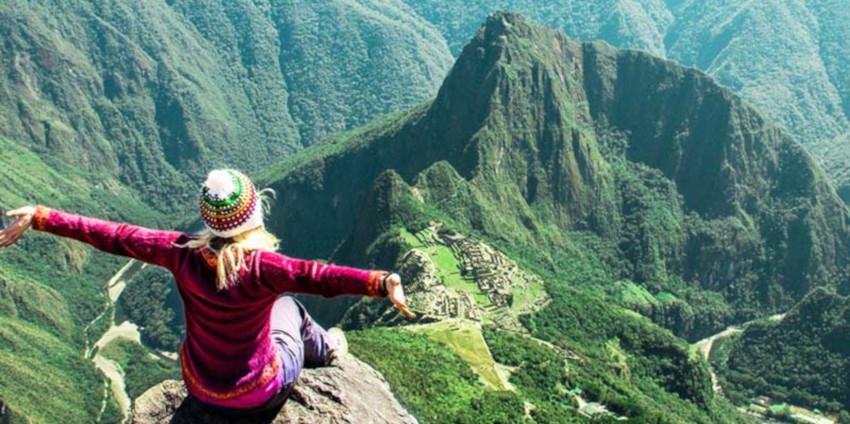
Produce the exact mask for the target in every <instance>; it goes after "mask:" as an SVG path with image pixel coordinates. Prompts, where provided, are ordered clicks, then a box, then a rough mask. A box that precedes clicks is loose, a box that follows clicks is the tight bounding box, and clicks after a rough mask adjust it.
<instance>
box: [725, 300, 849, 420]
mask: <svg viewBox="0 0 850 424" xmlns="http://www.w3.org/2000/svg"><path fill="white" fill-rule="evenodd" d="M848 340H850V299H848V298H846V297H842V296H839V295H837V294H835V293H831V292H829V291H827V290H824V289H816V290H814V291H813V292H812V293H810V294H809V295H808V296H806V297H805V298H804V299H803V300H802V301H801V302H800V303H799V304H798V305H797V306H795V307H794V309H792V310H791V311H790V312H788V314H787V315H786V316H785V317H784V318H783V319H782V321H780V322H773V321H764V322H756V323H753V324H750V325H749V326H747V328H746V330H745V331H744V333H743V334H742V335H741V336H740V338H739V339H737V341H735V342H734V344H733V345H732V347H731V349H730V351H729V352H728V360H726V361H725V362H721V364H720V369H721V371H722V375H723V383H724V384H723V388H724V389H725V390H726V392H727V393H728V395H729V397H730V399H732V400H733V401H735V402H736V403H745V402H747V401H748V400H749V399H751V398H753V397H755V396H760V395H765V396H770V397H771V398H773V399H775V400H776V401H778V402H783V401H785V402H788V403H791V404H796V405H804V406H809V407H813V408H820V409H822V410H825V411H832V412H836V413H838V412H839V411H841V410H850V382H848V379H847V375H848V374H850V343H848Z"/></svg>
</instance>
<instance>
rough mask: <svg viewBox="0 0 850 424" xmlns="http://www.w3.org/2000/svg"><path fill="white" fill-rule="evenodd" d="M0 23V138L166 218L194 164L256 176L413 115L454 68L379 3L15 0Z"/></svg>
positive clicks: (194, 172)
mask: <svg viewBox="0 0 850 424" xmlns="http://www.w3.org/2000/svg"><path fill="white" fill-rule="evenodd" d="M57 14H61V16H62V19H61V20H57V19H55V16H57ZM0 22H2V25H0V28H2V30H1V31H0V37H1V38H3V40H4V41H5V42H4V44H3V46H2V47H0V51H2V55H0V56H2V58H3V59H2V62H1V63H2V65H0V66H2V67H3V69H9V70H10V73H9V74H8V75H7V76H6V77H4V78H3V79H2V82H0V135H3V136H7V137H10V138H11V139H14V140H15V142H16V143H19V145H22V146H26V147H27V148H29V149H31V150H32V151H34V152H36V153H37V154H39V156H41V157H42V158H45V159H49V160H55V161H56V162H57V163H61V162H67V163H69V164H71V165H72V166H74V167H77V168H79V169H83V170H86V171H89V172H93V173H103V174H106V175H110V176H112V177H115V178H118V179H120V180H121V181H122V182H123V183H125V184H127V185H128V186H131V187H134V188H135V189H138V190H139V191H140V192H142V193H144V195H145V198H146V200H147V201H148V202H149V203H151V204H153V205H155V206H156V207H157V208H159V209H160V210H165V211H169V212H175V213H176V214H182V213H184V211H183V209H182V206H183V205H186V204H189V203H190V202H191V200H192V199H193V197H194V195H195V187H196V183H193V181H197V180H198V179H199V178H201V177H202V175H203V173H204V172H205V171H206V170H207V168H210V167H213V166H222V165H228V166H234V167H238V168H241V169H243V170H245V171H247V172H256V171H258V170H260V169H261V168H262V167H263V166H266V165H269V164H271V163H272V162H274V161H276V160H279V159H280V158H282V157H285V156H287V155H289V154H291V153H292V152H294V151H296V150H298V149H300V148H301V147H302V146H305V145H309V144H313V143H315V142H317V141H319V140H320V139H321V138H322V137H324V135H326V134H329V133H331V132H336V131H340V130H347V129H351V128H354V127H356V126H358V125H362V124H365V123H366V122H368V121H369V120H371V119H373V118H374V117H376V116H379V115H381V114H385V113H388V112H394V111H397V110H400V109H403V108H406V107H410V106H413V105H415V104H417V103H419V102H421V101H423V100H426V99H427V98H429V97H430V96H432V95H433V93H434V92H435V91H436V89H437V87H438V85H439V82H440V80H441V78H442V77H443V76H444V75H445V73H446V72H447V70H448V68H449V66H450V65H451V61H452V58H451V55H450V53H449V52H448V49H447V48H446V46H445V41H444V40H443V39H442V37H441V36H440V35H439V34H438V33H437V31H436V30H435V29H434V28H433V27H432V26H430V25H429V24H427V23H426V22H425V21H424V20H422V19H421V18H419V17H418V16H416V15H415V14H413V13H410V12H409V10H408V9H407V8H406V7H405V6H404V5H403V4H401V3H398V2H395V1H388V0H371V1H362V2H359V3H357V4H353V3H350V2H345V1H330V2H321V3H309V4H305V5H293V4H291V3H289V2H285V1H280V0H263V1H259V2H241V3H233V2H229V1H218V0H193V1H181V2H156V3H139V2H135V1H127V0H109V1H93V0H72V1H58V0H43V1H37V2H26V1H19V0H14V1H10V2H4V3H3V4H2V5H0Z"/></svg>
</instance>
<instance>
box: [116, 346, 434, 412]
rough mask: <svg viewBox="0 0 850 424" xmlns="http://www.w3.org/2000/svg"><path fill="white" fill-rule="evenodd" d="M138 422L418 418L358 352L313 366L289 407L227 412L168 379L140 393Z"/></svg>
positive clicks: (179, 383)
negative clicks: (329, 364)
mask: <svg viewBox="0 0 850 424" xmlns="http://www.w3.org/2000/svg"><path fill="white" fill-rule="evenodd" d="M131 422H132V423H133V424H153V423H171V424H190V423H208V424H241V423H245V424H247V423H252V424H255V423H269V424H294V423H299V424H300V423H409V424H414V423H417V422H418V421H417V420H416V418H414V417H413V416H412V415H410V414H409V413H408V412H407V411H406V410H405V409H404V408H403V407H402V406H401V405H400V404H399V403H398V401H397V400H396V399H395V397H394V396H393V394H392V392H390V388H389V386H388V385H387V382H386V381H385V380H384V378H383V376H382V375H381V374H380V373H378V372H377V371H375V370H374V369H372V368H371V367H370V366H368V365H366V364H364V363H363V362H360V361H359V360H357V359H355V358H353V357H352V356H350V355H349V356H346V357H344V358H342V359H341V360H340V361H339V363H338V365H337V366H333V367H327V368H317V369H307V370H304V371H303V372H302V373H301V379H300V381H299V382H298V384H297V385H296V386H295V389H294V391H293V393H292V395H291V396H290V398H289V400H287V401H286V403H285V404H284V405H283V408H274V409H272V410H270V411H268V412H264V413H257V414H252V415H239V416H236V415H227V414H223V413H221V412H220V411H214V410H212V409H210V408H209V407H207V406H206V405H204V404H202V403H201V402H199V401H197V400H195V399H194V398H193V397H189V396H188V393H187V391H186V387H185V386H184V385H183V383H182V382H179V381H175V380H168V381H165V382H163V383H161V384H159V385H157V386H155V387H153V388H151V389H150V390H148V391H147V392H145V393H144V394H143V395H142V396H141V397H139V398H138V399H136V404H135V406H134V408H133V417H132V419H131Z"/></svg>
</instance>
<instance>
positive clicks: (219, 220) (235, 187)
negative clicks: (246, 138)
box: [199, 169, 263, 238]
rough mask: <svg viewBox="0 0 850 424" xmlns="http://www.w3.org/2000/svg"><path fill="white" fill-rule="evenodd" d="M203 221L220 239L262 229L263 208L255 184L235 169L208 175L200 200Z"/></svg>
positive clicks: (222, 170)
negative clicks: (258, 228)
mask: <svg viewBox="0 0 850 424" xmlns="http://www.w3.org/2000/svg"><path fill="white" fill-rule="evenodd" d="M199 203H200V209H201V218H203V220H204V223H205V224H206V225H207V228H209V229H210V231H212V232H213V234H215V235H216V236H218V237H222V238H231V237H233V236H236V235H238V234H241V233H243V232H245V231H248V230H253V229H254V228H257V227H262V226H263V206H262V204H261V202H260V196H259V194H258V193H257V190H256V188H254V184H253V183H251V180H249V179H248V177H246V176H245V175H244V174H242V173H241V172H239V171H235V170H232V169H218V170H215V171H212V172H210V173H209V175H207V180H206V181H205V182H204V187H203V189H202V190H201V199H200V202H199Z"/></svg>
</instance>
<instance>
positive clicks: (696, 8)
mask: <svg viewBox="0 0 850 424" xmlns="http://www.w3.org/2000/svg"><path fill="white" fill-rule="evenodd" d="M404 2H405V3H407V4H408V5H409V6H410V7H411V8H413V10H414V11H415V12H416V13H417V14H418V15H419V16H422V17H423V18H425V19H426V20H428V21H429V22H431V23H432V24H433V25H434V26H436V27H437V28H438V29H439V30H440V32H441V33H442V34H443V36H444V37H445V38H446V40H447V41H448V44H449V47H450V48H451V51H452V53H454V54H455V55H460V54H461V53H462V50H463V47H464V46H465V45H466V44H467V43H468V41H469V40H470V39H471V38H473V37H474V36H475V34H476V31H478V29H479V27H480V23H481V22H482V21H484V20H485V19H486V18H487V16H488V15H489V14H491V13H493V12H496V11H498V10H512V11H516V12H520V13H522V14H524V15H526V16H529V17H530V18H531V19H533V20H534V21H536V22H538V23H540V24H542V25H546V26H550V27H554V28H558V29H562V30H563V31H564V32H565V33H566V34H567V35H569V36H570V37H575V38H577V39H580V40H584V41H590V40H604V41H606V42H608V43H610V44H612V45H614V46H617V47H621V48H636V49H639V50H644V51H647V52H650V53H652V54H654V55H657V56H660V57H666V58H668V59H671V60H675V61H677V62H680V63H683V64H685V65H688V66H694V67H697V68H699V69H701V70H703V71H705V72H706V73H708V74H710V75H712V77H713V78H716V79H717V80H718V82H720V83H721V84H723V85H725V86H727V87H730V88H731V89H732V90H734V91H735V92H736V93H737V94H739V95H741V96H742V97H743V98H744V99H746V100H747V101H748V102H749V103H751V104H753V105H755V106H756V107H758V108H759V110H761V111H762V112H763V113H765V114H766V115H767V116H768V117H770V119H771V120H773V121H775V122H777V123H779V124H780V125H782V126H783V127H784V128H785V129H786V130H787V131H788V132H789V133H790V134H792V135H794V136H795V137H796V138H797V139H798V140H799V141H800V142H801V143H804V144H805V145H807V146H809V147H811V148H812V152H814V153H815V154H817V155H818V156H819V157H820V158H822V159H823V160H824V161H825V163H826V164H827V167H828V169H829V171H830V172H829V173H830V175H831V176H833V177H834V178H836V179H837V182H838V186H839V187H840V191H841V192H842V195H843V196H844V198H845V199H846V198H848V197H847V194H848V193H850V191H848V189H847V182H848V181H850V179H848V175H850V174H848V168H847V166H846V164H847V163H848V162H847V160H846V154H845V153H844V152H846V151H848V149H847V148H846V146H847V140H848V138H847V136H846V135H845V136H842V134H845V133H847V132H848V131H850V77H848V76H847V73H846V68H847V67H848V65H850V62H848V58H850V54H848V53H850V51H848V47H847V43H845V42H843V40H846V39H847V38H848V37H850V12H848V11H847V10H848V9H847V8H846V7H841V6H840V5H839V4H838V3H835V2H793V3H787V2H779V3H770V2H768V3H765V2H752V3H747V4H743V5H741V4H738V3H735V2H718V1H713V2H711V1H710V2H680V1H677V2H663V1H645V2H639V3H635V2H631V1H628V0H602V1H572V2H567V3H564V2H554V1H544V2H541V1H534V0H462V1H461V0H454V1H451V0H450V1H444V0H404ZM834 137H839V138H836V139H835V140H834V141H833V140H832V139H833V138H834Z"/></svg>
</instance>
